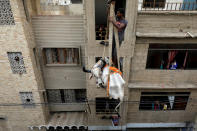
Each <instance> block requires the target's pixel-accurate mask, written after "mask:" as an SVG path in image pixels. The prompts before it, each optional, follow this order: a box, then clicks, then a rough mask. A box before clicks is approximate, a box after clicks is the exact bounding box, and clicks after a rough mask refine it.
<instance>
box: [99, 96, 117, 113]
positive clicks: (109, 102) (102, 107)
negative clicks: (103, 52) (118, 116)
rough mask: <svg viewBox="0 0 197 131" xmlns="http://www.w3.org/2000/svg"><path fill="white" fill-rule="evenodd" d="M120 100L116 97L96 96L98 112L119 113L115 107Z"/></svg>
mask: <svg viewBox="0 0 197 131" xmlns="http://www.w3.org/2000/svg"><path fill="white" fill-rule="evenodd" d="M119 102H120V101H119V100H116V99H109V98H96V113H105V114H108V113H109V114H111V113H117V112H116V111H115V108H116V106H117V105H118V104H119Z"/></svg>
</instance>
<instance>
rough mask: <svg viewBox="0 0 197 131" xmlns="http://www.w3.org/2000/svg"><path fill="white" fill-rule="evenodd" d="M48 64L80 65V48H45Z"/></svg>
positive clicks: (44, 53)
mask: <svg viewBox="0 0 197 131" xmlns="http://www.w3.org/2000/svg"><path fill="white" fill-rule="evenodd" d="M43 55H44V60H45V63H46V64H75V65H78V64H79V63H80V59H79V48H44V49H43Z"/></svg>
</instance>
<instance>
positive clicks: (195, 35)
mask: <svg viewBox="0 0 197 131" xmlns="http://www.w3.org/2000/svg"><path fill="white" fill-rule="evenodd" d="M189 33H190V34H191V35H190V34H188V33H187V32H177V33H176V32H175V33H170V32H169V33H141V32H136V36H137V37H154V38H197V33H196V32H189Z"/></svg>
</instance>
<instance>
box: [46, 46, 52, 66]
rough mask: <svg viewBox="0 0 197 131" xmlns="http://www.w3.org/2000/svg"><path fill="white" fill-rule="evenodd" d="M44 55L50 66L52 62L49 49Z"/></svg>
mask: <svg viewBox="0 0 197 131" xmlns="http://www.w3.org/2000/svg"><path fill="white" fill-rule="evenodd" d="M45 53H46V61H47V64H52V63H53V61H52V55H51V49H46V52H45Z"/></svg>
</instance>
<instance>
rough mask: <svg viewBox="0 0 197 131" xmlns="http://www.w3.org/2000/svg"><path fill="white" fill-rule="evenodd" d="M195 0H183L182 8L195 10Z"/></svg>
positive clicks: (196, 6) (196, 7)
mask: <svg viewBox="0 0 197 131" xmlns="http://www.w3.org/2000/svg"><path fill="white" fill-rule="evenodd" d="M196 9H197V5H196V0H184V1H183V5H182V10H196Z"/></svg>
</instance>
